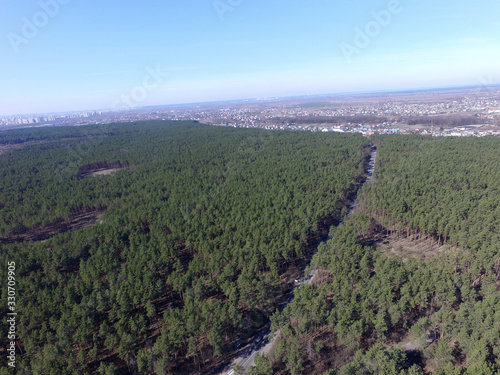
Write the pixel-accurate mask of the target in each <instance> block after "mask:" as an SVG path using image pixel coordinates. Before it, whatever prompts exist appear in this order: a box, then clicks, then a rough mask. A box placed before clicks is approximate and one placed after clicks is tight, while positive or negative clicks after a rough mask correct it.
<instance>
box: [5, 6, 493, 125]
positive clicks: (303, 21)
mask: <svg viewBox="0 0 500 375" xmlns="http://www.w3.org/2000/svg"><path fill="white" fill-rule="evenodd" d="M43 4H46V5H45V6H44V5H43ZM216 4H218V5H219V11H217V10H216V6H215V5H216ZM231 4H232V5H231ZM391 10H392V11H393V12H392V13H391ZM394 10H397V11H394ZM380 12H382V13H380ZM374 14H381V15H383V16H384V17H385V18H384V17H383V18H382V20H383V21H380V18H379V20H377V19H376V17H375V16H374ZM388 14H389V15H390V16H388ZM499 14H500V2H498V0H480V1H478V2H471V1H470V0H467V1H465V0H454V1H444V0H401V1H399V2H398V0H390V1H379V0H314V1H310V2H307V1H304V0H300V1H298V0H286V1H285V0H274V1H273V0H271V1H269V0H267V1H264V0H216V1H214V0H189V1H172V0H162V1H160V0H157V1H152V0H142V1H139V0H120V1H118V0H85V1H83V0H64V1H63V0H40V1H34V0H23V1H12V0H0V115H11V114H21V113H43V112H56V111H68V110H84V109H99V108H110V107H112V106H114V105H116V102H117V100H118V101H120V100H122V99H120V98H122V97H123V96H124V95H125V96H130V95H131V94H132V95H133V94H134V93H135V96H133V97H134V98H135V99H134V104H137V105H157V104H175V103H187V102H199V101H214V100H225V99H243V98H255V97H268V96H287V95H302V94H322V93H337V92H356V91H372V90H392V89H411V88H426V87H447V86H458V85H480V84H481V83H482V82H491V83H499V82H500V64H499V63H498V61H500V38H499V36H500V21H499V20H498V15H499ZM26 20H27V21H28V22H29V23H30V24H33V26H34V29H33V27H31V29H30V25H29V26H26ZM382 23H383V25H382ZM37 24H38V25H39V27H38V26H37ZM377 24H378V26H377ZM360 31H361V32H362V33H364V34H365V35H366V33H368V34H370V35H366V36H365V37H360V36H359V35H358V34H359V32H360ZM356 37H357V39H356ZM360 38H361V39H360ZM363 38H364V39H363ZM360 40H361V41H362V42H363V43H360ZM367 40H368V42H367ZM346 50H347V51H351V52H350V53H347V54H346V52H345V51H346ZM353 51H355V52H353ZM346 56H347V58H346ZM151 70H161V79H160V80H152V79H151V77H150V75H151V73H150V72H151ZM167 74H168V75H167ZM145 80H146V82H149V84H148V85H147V87H145V86H144V82H145ZM138 93H140V94H141V95H138Z"/></svg>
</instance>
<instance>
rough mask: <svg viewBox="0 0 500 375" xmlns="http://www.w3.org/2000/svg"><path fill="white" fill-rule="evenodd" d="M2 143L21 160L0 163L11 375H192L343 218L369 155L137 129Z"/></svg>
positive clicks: (340, 142) (253, 321)
mask: <svg viewBox="0 0 500 375" xmlns="http://www.w3.org/2000/svg"><path fill="white" fill-rule="evenodd" d="M0 144H11V145H12V144H15V145H17V146H19V147H16V148H15V149H11V150H10V151H8V152H5V153H4V154H3V155H0V176H1V178H0V257H1V258H2V264H4V265H5V264H7V262H8V261H15V262H16V267H17V270H16V272H17V278H16V280H17V302H16V303H17V307H18V311H19V315H18V327H17V334H18V350H19V353H18V363H17V373H18V374H58V375H59V374H84V373H99V374H113V373H118V372H120V373H141V374H149V373H156V374H174V373H197V372H198V373H206V370H207V368H209V366H213V365H214V364H217V360H216V358H217V357H218V356H220V355H222V354H226V353H228V352H231V351H233V350H234V349H233V348H234V343H235V342H236V341H238V340H247V339H248V337H249V336H250V335H252V333H253V331H254V330H255V329H257V328H258V327H260V326H262V325H263V323H264V322H265V320H266V319H267V317H268V316H269V315H270V314H271V313H272V312H273V311H274V310H275V309H276V307H277V304H278V303H279V301H280V298H281V297H282V296H283V294H284V292H285V290H286V289H287V285H288V284H287V281H288V280H287V277H286V275H287V272H289V270H290V269H291V267H292V266H293V265H294V264H295V262H297V260H301V259H305V258H307V256H308V254H309V253H310V251H311V249H310V247H311V246H315V245H316V244H317V243H318V241H319V239H320V238H321V237H322V236H324V235H325V234H326V233H325V229H326V228H328V227H329V225H331V224H332V223H334V222H336V221H338V220H339V219H340V218H341V217H342V216H343V215H344V214H345V211H346V205H347V204H348V202H349V200H350V199H352V198H353V197H354V196H355V194H356V192H357V189H358V188H359V186H360V185H361V183H362V181H363V178H364V175H365V172H364V171H365V167H366V155H367V154H366V152H367V147H368V146H369V145H370V142H369V141H368V140H367V139H365V138H363V137H361V136H360V135H341V134H312V133H305V132H265V131H259V130H246V129H229V128H215V127H209V126H206V125H201V124H197V123H192V122H147V123H136V124H126V125H124V124H112V125H100V126H86V127H74V128H45V129H29V130H17V131H12V132H2V133H0ZM95 172H99V173H101V172H104V173H106V172H110V173H111V172H114V173H112V174H109V175H102V176H96V177H93V173H95ZM0 272H1V274H2V275H4V273H5V272H6V269H2V270H1V271H0ZM288 277H289V276H288ZM4 280H5V278H4ZM2 300H4V301H5V300H6V290H4V289H2ZM1 306H2V308H1V312H2V314H3V316H6V309H5V305H4V304H2V305H1ZM2 328H3V329H4V330H5V329H6V328H7V326H6V322H5V320H2ZM2 340H5V337H4V336H3V337H2ZM4 344H5V342H4ZM4 346H5V345H4ZM259 361H260V362H261V364H262V368H263V369H264V370H263V371H266V372H268V370H269V369H268V368H267V367H266V364H265V361H264V360H262V359H259ZM2 366H5V362H3V363H2ZM1 371H2V373H9V372H8V370H7V369H6V368H5V367H3V368H2V370H1Z"/></svg>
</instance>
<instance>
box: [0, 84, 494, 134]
mask: <svg viewBox="0 0 500 375" xmlns="http://www.w3.org/2000/svg"><path fill="white" fill-rule="evenodd" d="M144 120H196V121H199V122H202V123H207V124H211V125H215V126H230V127H238V128H262V129H269V130H273V129H282V130H305V131H313V132H351V133H362V134H364V135H371V134H395V133H399V134H423V135H433V136H457V137H460V136H487V135H497V136H499V135H500V87H499V86H491V87H480V88H463V89H443V90H428V91H408V92H393V93H375V94H374V93H372V94H351V95H317V96H302V97H291V98H262V99H251V100H239V101H228V102H215V103H199V104H185V105H166V106H154V107H141V108H131V109H128V110H122V111H113V110H92V111H82V112H71V113H58V114H41V115H36V114H33V115H23V116H12V117H0V130H7V129H13V128H23V127H40V126H81V125H90V124H94V125H99V124H109V123H117V122H137V121H144Z"/></svg>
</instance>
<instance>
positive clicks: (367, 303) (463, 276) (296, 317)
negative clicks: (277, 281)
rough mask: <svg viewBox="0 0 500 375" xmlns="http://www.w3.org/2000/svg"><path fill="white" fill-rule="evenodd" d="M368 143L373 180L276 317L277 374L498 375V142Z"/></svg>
mask: <svg viewBox="0 0 500 375" xmlns="http://www.w3.org/2000/svg"><path fill="white" fill-rule="evenodd" d="M374 141H375V142H376V143H377V144H378V157H377V166H376V169H375V174H374V180H373V181H372V182H370V183H367V184H365V185H364V186H363V188H362V189H361V191H360V197H359V203H358V205H357V208H356V210H355V212H353V214H352V215H350V216H349V217H348V219H347V220H346V221H345V222H344V223H343V224H341V225H340V226H339V227H337V228H333V229H332V232H331V236H332V239H331V240H330V241H329V242H328V243H326V245H325V244H322V245H320V246H319V249H318V253H317V255H316V256H315V257H314V259H313V262H312V266H311V267H312V268H313V269H314V268H317V269H318V274H317V279H316V280H315V281H314V282H313V283H312V285H304V286H303V287H301V288H300V289H299V290H297V291H296V297H295V299H294V301H293V302H292V304H290V305H289V306H288V307H287V308H286V309H285V310H284V312H283V313H282V314H279V313H277V314H275V315H274V316H273V328H274V330H275V331H276V332H277V334H278V336H279V337H280V340H279V341H278V344H277V349H276V350H277V352H276V353H275V356H276V359H275V360H272V361H271V362H272V364H273V366H274V371H275V372H277V373H290V374H423V373H424V372H425V373H436V374H443V375H444V374H496V373H498V371H499V369H500V346H499V343H500V292H499V288H498V286H499V285H500V283H499V281H500V238H499V234H500V207H499V205H500V190H499V188H498V182H499V181H500V154H499V153H498V149H499V146H500V141H499V139H498V138H482V139H478V138H465V139H459V138H431V137H421V136H388V137H379V138H374ZM398 241H399V242H398ZM391 243H406V245H407V246H410V247H417V246H418V245H420V246H424V245H425V246H428V247H429V246H430V247H431V248H433V249H434V254H433V256H424V255H423V254H418V252H415V251H413V252H412V251H408V250H407V249H404V248H401V249H391ZM304 348H306V350H304Z"/></svg>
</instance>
